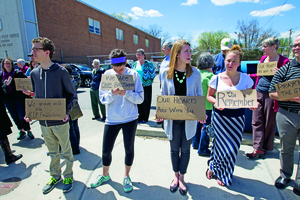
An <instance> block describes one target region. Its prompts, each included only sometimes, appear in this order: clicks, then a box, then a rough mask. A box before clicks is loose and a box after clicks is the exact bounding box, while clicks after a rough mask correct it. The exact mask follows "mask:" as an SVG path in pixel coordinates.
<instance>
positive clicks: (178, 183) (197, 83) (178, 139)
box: [161, 40, 205, 195]
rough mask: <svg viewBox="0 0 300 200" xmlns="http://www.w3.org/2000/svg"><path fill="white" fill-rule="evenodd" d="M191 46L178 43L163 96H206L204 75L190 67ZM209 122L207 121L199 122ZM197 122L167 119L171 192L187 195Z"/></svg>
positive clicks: (163, 81) (165, 77) (163, 83)
mask: <svg viewBox="0 0 300 200" xmlns="http://www.w3.org/2000/svg"><path fill="white" fill-rule="evenodd" d="M190 60H191V47H190V44H189V43H188V42H186V41H184V40H178V41H176V42H175V43H174V45H173V47H172V49H171V57H170V63H169V66H168V67H167V68H165V69H164V70H163V71H162V74H161V95H171V96H173V95H177V96H202V85H201V74H200V72H199V70H198V69H196V68H192V66H191V65H190ZM199 122H201V123H205V120H204V121H199ZM196 127H197V120H169V119H166V120H164V130H165V134H166V135H167V137H168V138H169V140H170V146H171V162H172V167H173V171H174V173H175V177H174V179H173V180H172V182H171V185H170V191H171V192H176V191H177V189H178V187H179V192H180V194H181V195H186V193H187V186H186V184H185V182H184V174H185V173H186V171H187V167H188V164H189V160H190V146H191V143H192V141H193V137H194V135H195V133H196Z"/></svg>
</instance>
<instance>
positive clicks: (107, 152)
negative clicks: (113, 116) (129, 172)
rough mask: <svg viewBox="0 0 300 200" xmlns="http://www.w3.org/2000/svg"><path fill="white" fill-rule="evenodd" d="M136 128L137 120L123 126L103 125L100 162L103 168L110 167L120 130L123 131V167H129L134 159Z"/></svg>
mask: <svg viewBox="0 0 300 200" xmlns="http://www.w3.org/2000/svg"><path fill="white" fill-rule="evenodd" d="M136 127H137V119H136V120H133V121H131V122H127V123H124V124H116V125H105V127H104V134H103V145H102V146H103V147H102V162H103V165H104V166H110V163H111V160H112V156H111V152H112V150H113V148H114V144H115V141H116V138H117V136H118V134H119V131H120V129H122V130H123V141H124V148H125V165H127V166H131V165H132V163H133V158H134V139H135V132H136Z"/></svg>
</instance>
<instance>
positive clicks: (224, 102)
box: [216, 90, 257, 108]
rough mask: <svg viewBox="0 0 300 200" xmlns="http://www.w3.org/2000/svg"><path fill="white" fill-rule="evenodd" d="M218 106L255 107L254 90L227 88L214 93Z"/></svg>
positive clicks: (255, 97)
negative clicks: (227, 89)
mask: <svg viewBox="0 0 300 200" xmlns="http://www.w3.org/2000/svg"><path fill="white" fill-rule="evenodd" d="M216 103H217V106H218V107H219V108H251V107H257V93H256V90H229V91H220V92H217V94H216Z"/></svg>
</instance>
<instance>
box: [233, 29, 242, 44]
mask: <svg viewBox="0 0 300 200" xmlns="http://www.w3.org/2000/svg"><path fill="white" fill-rule="evenodd" d="M234 33H235V34H237V35H238V45H239V46H240V35H241V34H240V32H238V33H237V32H234Z"/></svg>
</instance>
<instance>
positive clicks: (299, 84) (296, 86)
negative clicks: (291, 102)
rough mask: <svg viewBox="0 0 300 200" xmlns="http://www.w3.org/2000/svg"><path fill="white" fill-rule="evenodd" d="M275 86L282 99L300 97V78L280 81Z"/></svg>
mask: <svg viewBox="0 0 300 200" xmlns="http://www.w3.org/2000/svg"><path fill="white" fill-rule="evenodd" d="M275 87H276V91H277V93H278V97H279V100H280V101H281V100H285V99H290V98H293V97H300V79H295V80H291V81H287V82H284V83H278V84H276V85H275Z"/></svg>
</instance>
